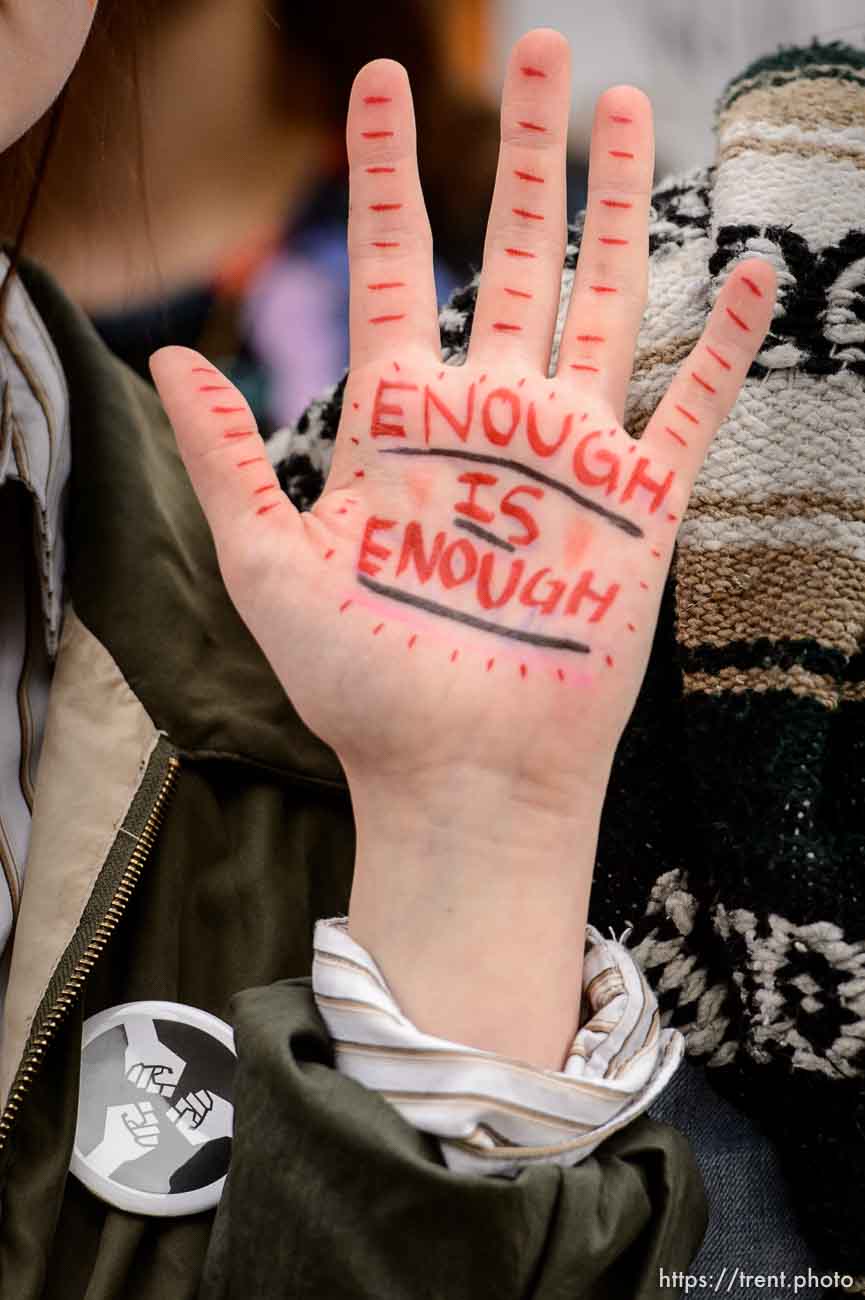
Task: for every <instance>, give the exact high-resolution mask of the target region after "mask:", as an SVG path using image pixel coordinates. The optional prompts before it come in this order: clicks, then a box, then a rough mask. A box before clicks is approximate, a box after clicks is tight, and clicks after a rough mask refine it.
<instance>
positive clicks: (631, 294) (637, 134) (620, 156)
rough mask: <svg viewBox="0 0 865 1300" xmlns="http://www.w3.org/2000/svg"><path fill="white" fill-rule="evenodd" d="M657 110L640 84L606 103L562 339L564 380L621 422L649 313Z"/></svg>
mask: <svg viewBox="0 0 865 1300" xmlns="http://www.w3.org/2000/svg"><path fill="white" fill-rule="evenodd" d="M654 166H655V155H654V133H653V128H652V106H651V104H650V103H649V100H648V98H647V96H646V95H644V94H643V92H642V91H641V90H637V89H636V87H635V86H613V87H611V89H610V90H607V91H605V92H604V93H603V95H601V96H600V98H599V99H598V102H597V105H596V106H595V116H594V121H593V124H592V143H591V150H590V155H589V190H588V200H587V204H586V222H585V227H584V229H583V237H582V241H581V244H580V255H579V258H578V259H577V269H576V273H575V276H574V286H573V289H572V291H571V301H570V306H569V308H568V315H567V319H566V322H565V329H564V332H563V334H562V344H561V350H560V353H559V366H558V374H559V376H561V377H562V378H564V377H565V376H568V377H570V378H571V379H573V380H574V381H575V382H579V386H580V388H581V390H582V391H584V392H590V393H594V394H596V395H597V396H598V397H599V398H600V399H601V400H602V401H604V402H605V403H607V404H609V406H610V407H611V408H612V411H613V413H614V415H615V417H616V419H617V420H618V421H619V423H621V421H622V416H623V414H624V410H625V395H626V393H627V388H628V383H629V381H630V378H631V371H632V369H633V364H634V348H635V347H636V342H637V334H638V333H639V329H640V321H641V320H642V317H643V312H644V310H645V307H646V292H647V286H648V258H649V233H648V232H649V205H650V201H651V193H652V175H653V172H654Z"/></svg>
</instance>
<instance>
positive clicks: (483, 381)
mask: <svg viewBox="0 0 865 1300" xmlns="http://www.w3.org/2000/svg"><path fill="white" fill-rule="evenodd" d="M486 382H487V376H486V372H484V374H482V375H481V377H480V379H479V380H478V383H479V384H485V383H486Z"/></svg>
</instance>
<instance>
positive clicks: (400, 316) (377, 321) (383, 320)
mask: <svg viewBox="0 0 865 1300" xmlns="http://www.w3.org/2000/svg"><path fill="white" fill-rule="evenodd" d="M395 320H405V312H404V311H403V312H391V313H390V314H389V315H387V316H370V318H369V323H370V325H388V324H389V323H390V322H391V321H395Z"/></svg>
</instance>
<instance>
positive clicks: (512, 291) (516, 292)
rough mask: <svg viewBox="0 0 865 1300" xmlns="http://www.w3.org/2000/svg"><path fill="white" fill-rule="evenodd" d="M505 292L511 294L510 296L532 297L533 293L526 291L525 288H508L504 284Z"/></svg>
mask: <svg viewBox="0 0 865 1300" xmlns="http://www.w3.org/2000/svg"><path fill="white" fill-rule="evenodd" d="M505 293H507V294H509V295H510V296H511V298H532V297H534V294H531V293H527V292H526V290H525V289H508V288H507V286H505Z"/></svg>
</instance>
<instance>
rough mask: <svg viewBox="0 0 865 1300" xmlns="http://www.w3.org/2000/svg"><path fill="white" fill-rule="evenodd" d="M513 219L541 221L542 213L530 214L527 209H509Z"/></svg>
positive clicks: (542, 218)
mask: <svg viewBox="0 0 865 1300" xmlns="http://www.w3.org/2000/svg"><path fill="white" fill-rule="evenodd" d="M511 212H513V214H514V216H515V217H525V219H526V220H527V221H543V220H544V215H543V213H542V212H530V211H529V209H528V208H511Z"/></svg>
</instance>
